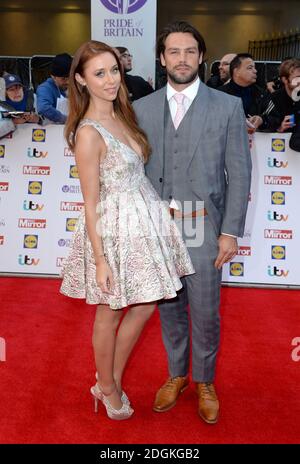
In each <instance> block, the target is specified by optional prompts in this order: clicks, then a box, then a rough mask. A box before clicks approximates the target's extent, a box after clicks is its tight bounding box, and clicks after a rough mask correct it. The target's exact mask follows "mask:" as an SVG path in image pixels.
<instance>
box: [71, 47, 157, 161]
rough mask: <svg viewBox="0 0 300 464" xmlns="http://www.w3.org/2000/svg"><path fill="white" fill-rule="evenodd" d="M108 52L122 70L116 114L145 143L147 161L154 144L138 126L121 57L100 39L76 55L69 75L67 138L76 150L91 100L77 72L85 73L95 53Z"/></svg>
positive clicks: (144, 155)
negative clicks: (79, 126)
mask: <svg viewBox="0 0 300 464" xmlns="http://www.w3.org/2000/svg"><path fill="white" fill-rule="evenodd" d="M107 52H108V53H111V54H112V55H113V56H114V57H115V59H116V61H117V64H118V68H119V71H120V74H121V85H120V88H119V90H118V94H117V98H116V99H115V101H114V102H113V105H114V111H115V114H116V115H117V116H118V118H119V119H120V120H121V121H122V122H123V124H124V125H125V127H126V128H127V129H128V132H129V133H130V135H131V136H132V138H133V139H134V140H135V142H136V143H137V144H138V145H139V146H140V147H141V149H142V153H143V157H144V162H147V160H148V158H149V155H150V153H151V148H150V145H149V142H148V140H147V136H146V134H145V132H144V131H143V130H142V129H141V128H140V127H139V126H138V123H137V119H136V115H135V113H134V111H133V108H132V106H131V103H130V101H129V98H128V91H127V88H126V85H125V81H124V77H123V70H122V67H121V64H120V60H119V58H118V56H117V55H116V53H115V51H114V50H113V49H112V48H111V47H110V46H109V45H106V44H105V43H103V42H98V41H96V40H90V41H88V42H85V43H84V44H82V45H81V47H79V49H78V50H77V51H76V53H75V55H74V58H73V61H72V66H71V70H70V77H69V87H68V97H69V115H68V118H67V121H66V125H65V131H64V134H65V138H66V140H67V143H68V146H69V148H70V149H71V150H72V151H74V149H75V134H76V130H77V127H78V125H79V123H80V121H81V120H82V119H83V118H84V115H85V114H86V112H87V110H88V107H89V104H90V95H89V93H88V90H87V88H86V86H82V85H80V84H79V83H78V82H77V80H76V78H75V74H77V73H78V74H80V75H81V76H82V77H84V67H85V64H86V63H87V62H88V61H89V60H90V59H91V58H93V57H94V56H97V55H99V54H102V53H107Z"/></svg>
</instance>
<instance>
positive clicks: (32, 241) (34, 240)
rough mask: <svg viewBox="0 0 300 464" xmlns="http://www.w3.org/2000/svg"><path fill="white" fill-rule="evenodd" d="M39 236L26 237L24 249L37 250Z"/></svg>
mask: <svg viewBox="0 0 300 464" xmlns="http://www.w3.org/2000/svg"><path fill="white" fill-rule="evenodd" d="M37 247H38V235H24V244H23V248H37Z"/></svg>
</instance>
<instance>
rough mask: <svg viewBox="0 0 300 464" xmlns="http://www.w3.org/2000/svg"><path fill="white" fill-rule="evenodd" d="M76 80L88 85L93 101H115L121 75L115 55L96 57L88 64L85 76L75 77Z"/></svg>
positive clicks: (107, 53) (103, 54)
mask: <svg viewBox="0 0 300 464" xmlns="http://www.w3.org/2000/svg"><path fill="white" fill-rule="evenodd" d="M75 78H76V80H77V81H78V82H79V83H80V84H82V85H86V86H87V89H88V92H89V94H90V97H91V98H92V99H95V98H96V99H101V100H105V101H114V100H115V99H116V97H117V94H118V91H119V88H120V85H121V74H120V70H119V67H118V63H117V60H116V58H115V57H114V55H112V54H111V53H109V52H104V53H101V54H99V55H97V56H94V57H93V58H91V59H90V60H89V61H87V62H86V64H85V68H84V74H83V76H80V75H79V74H76V75H75Z"/></svg>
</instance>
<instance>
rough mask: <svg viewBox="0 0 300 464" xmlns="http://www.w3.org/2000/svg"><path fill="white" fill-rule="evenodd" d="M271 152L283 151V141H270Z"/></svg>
mask: <svg viewBox="0 0 300 464" xmlns="http://www.w3.org/2000/svg"><path fill="white" fill-rule="evenodd" d="M272 151H277V152H279V151H281V152H283V151H285V140H284V139H272Z"/></svg>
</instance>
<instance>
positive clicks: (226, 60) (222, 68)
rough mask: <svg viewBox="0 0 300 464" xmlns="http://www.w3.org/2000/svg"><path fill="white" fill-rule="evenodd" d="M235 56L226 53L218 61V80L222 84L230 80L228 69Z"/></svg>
mask: <svg viewBox="0 0 300 464" xmlns="http://www.w3.org/2000/svg"><path fill="white" fill-rule="evenodd" d="M235 56H236V55H235V54H234V53H228V54H227V55H224V56H223V58H222V59H221V61H220V64H219V73H220V78H221V80H222V81H223V82H226V81H228V79H229V78H230V72H229V67H230V63H231V61H232V60H233V58H234V57H235Z"/></svg>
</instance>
